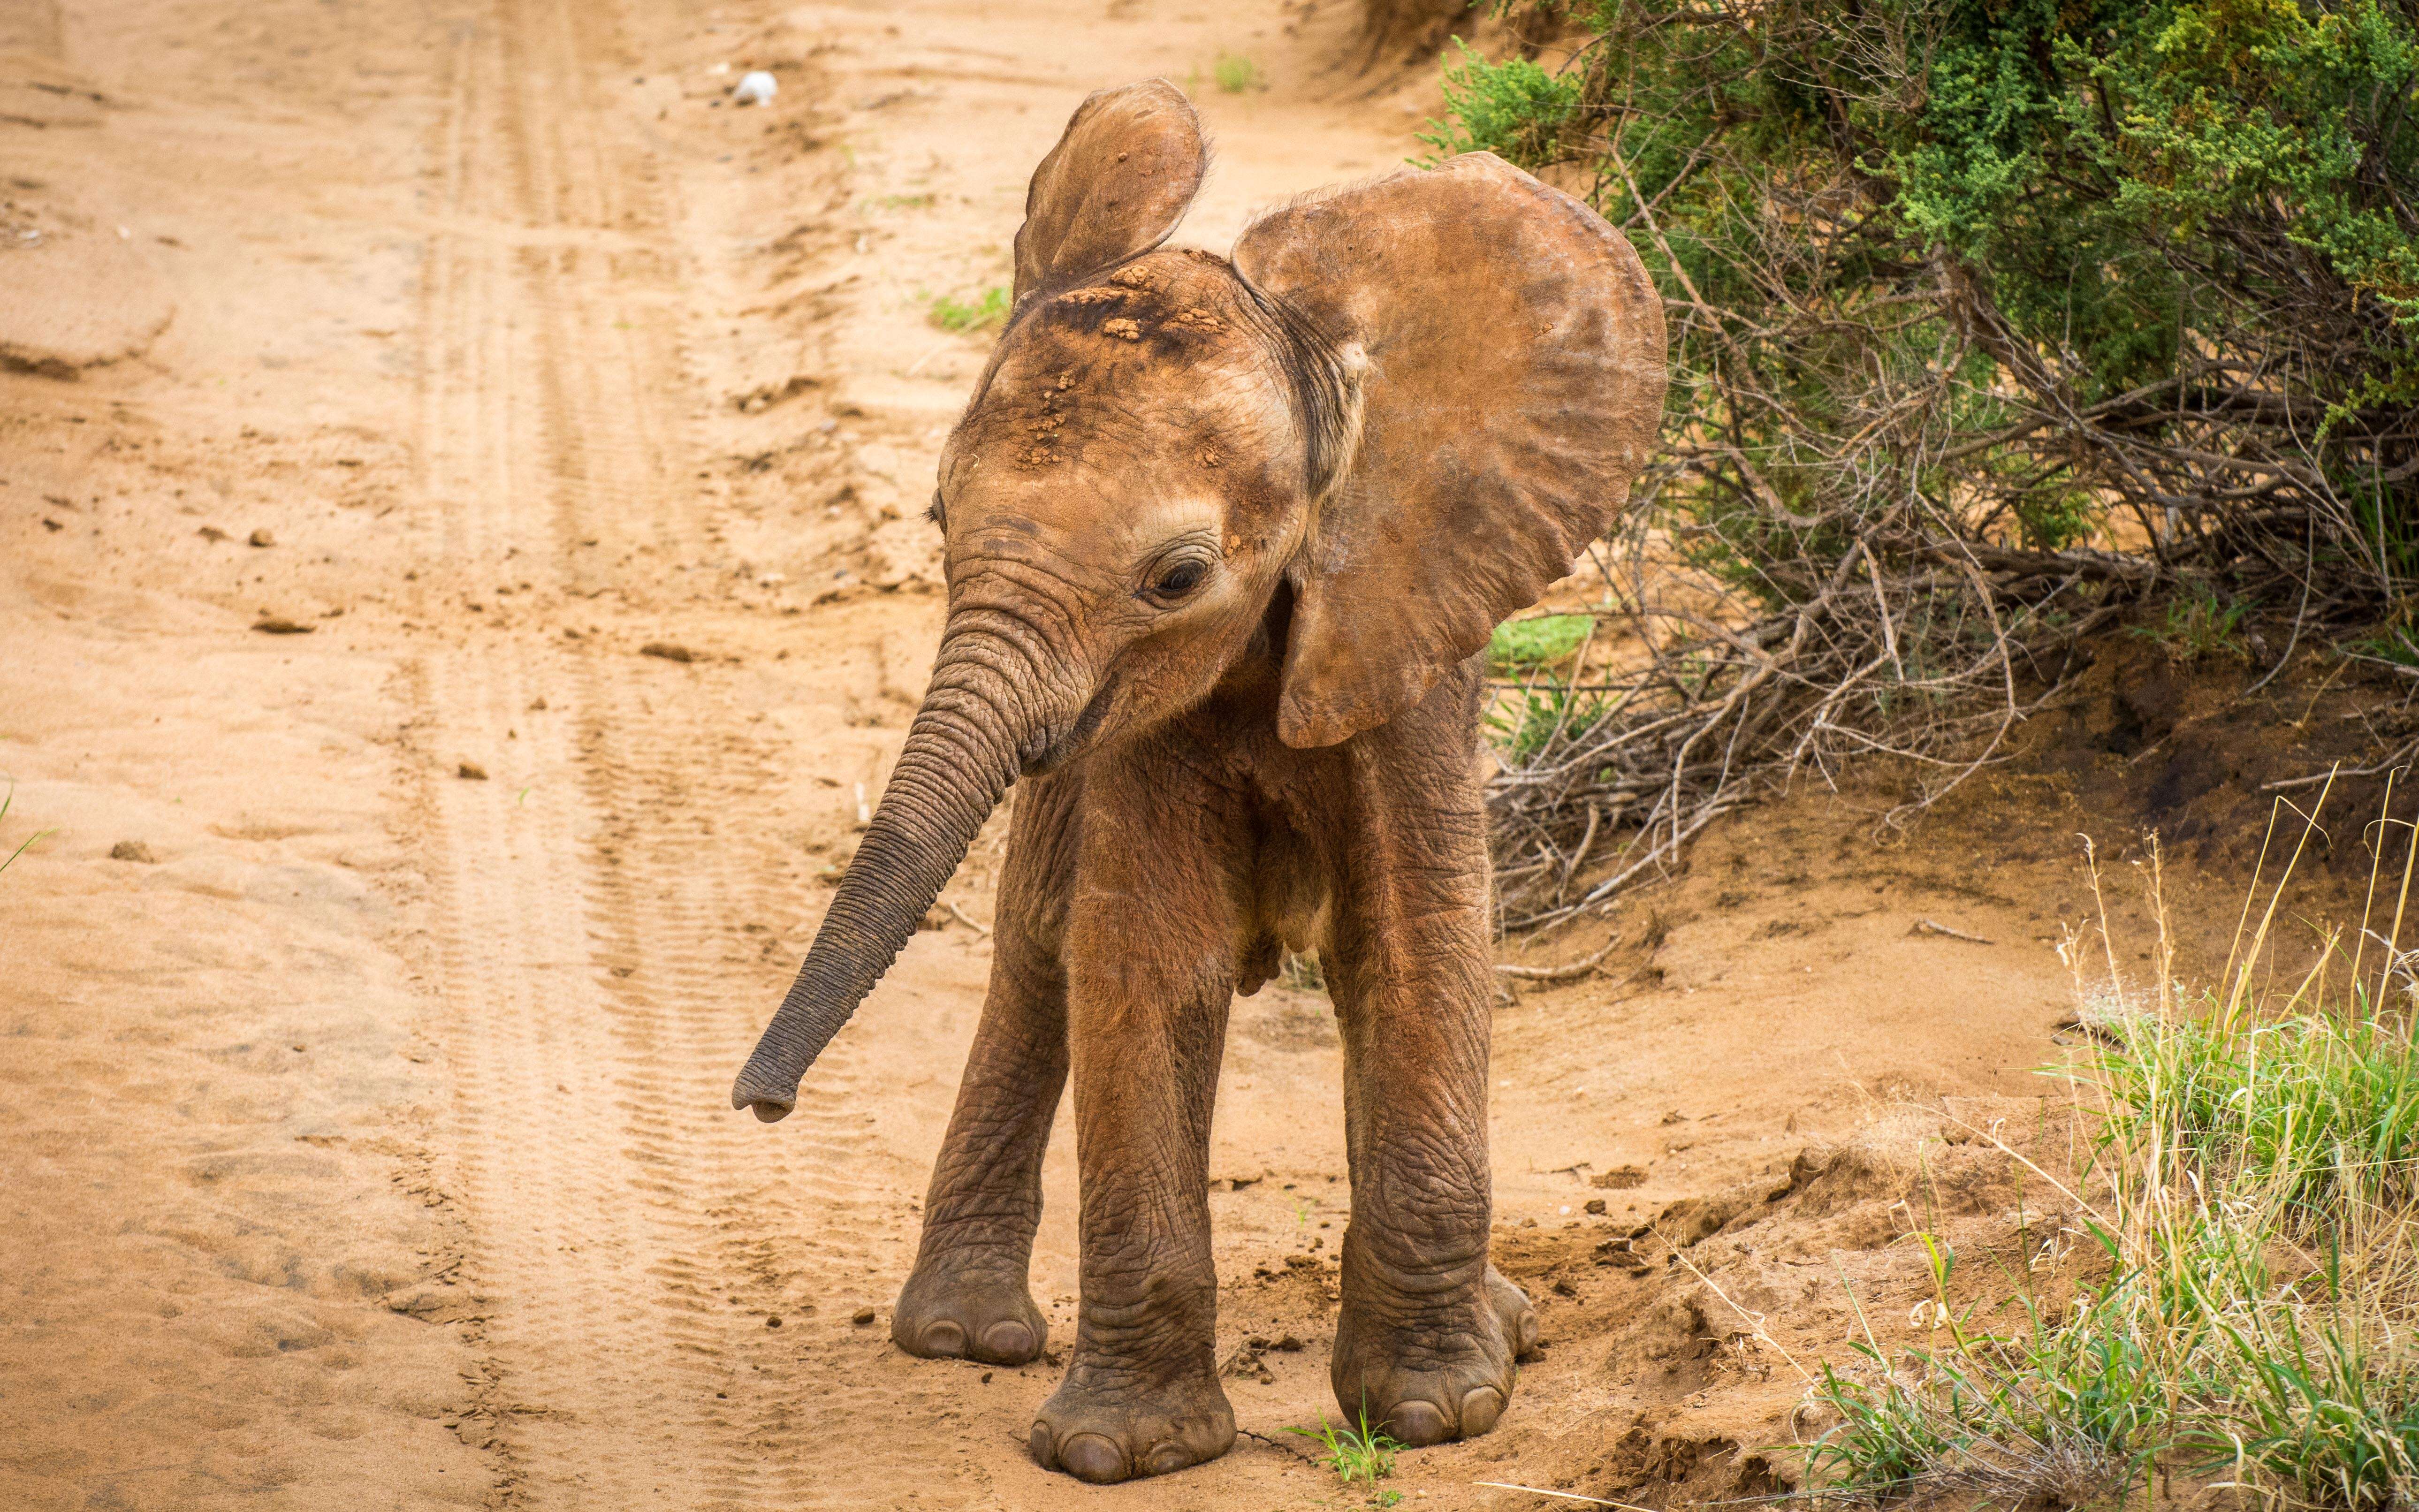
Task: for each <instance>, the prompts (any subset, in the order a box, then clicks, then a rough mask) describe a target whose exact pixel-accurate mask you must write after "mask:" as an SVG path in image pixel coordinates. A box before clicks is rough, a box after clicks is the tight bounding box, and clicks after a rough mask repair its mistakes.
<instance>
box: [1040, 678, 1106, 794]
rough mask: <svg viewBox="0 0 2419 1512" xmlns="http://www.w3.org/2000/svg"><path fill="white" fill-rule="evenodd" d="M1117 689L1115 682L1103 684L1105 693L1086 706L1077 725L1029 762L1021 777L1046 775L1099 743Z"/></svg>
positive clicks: (1076, 717) (1073, 724) (1099, 693)
mask: <svg viewBox="0 0 2419 1512" xmlns="http://www.w3.org/2000/svg"><path fill="white" fill-rule="evenodd" d="M1116 702H1117V682H1116V680H1115V679H1111V680H1110V681H1108V682H1106V683H1103V684H1102V686H1101V690H1100V691H1099V692H1097V693H1095V694H1093V695H1092V701H1091V702H1089V703H1086V704H1085V705H1084V710H1083V712H1082V713H1081V714H1078V715H1076V716H1075V722H1074V723H1072V724H1071V725H1069V726H1068V727H1067V730H1066V733H1063V734H1061V735H1059V737H1058V738H1057V739H1055V740H1054V741H1052V742H1051V743H1050V744H1049V745H1048V746H1046V747H1044V748H1042V749H1041V751H1040V753H1039V754H1037V755H1033V756H1028V757H1026V758H1025V762H1024V763H1023V764H1022V766H1021V767H1020V769H1019V770H1020V774H1021V775H1023V776H1025V777H1042V776H1046V775H1047V774H1049V773H1051V772H1055V771H1056V770H1057V769H1058V768H1060V767H1062V766H1064V765H1066V764H1068V763H1069V762H1071V761H1073V760H1074V759H1075V758H1076V757H1078V756H1081V755H1082V754H1084V752H1085V751H1086V750H1087V749H1089V748H1091V747H1092V746H1093V745H1094V744H1095V743H1097V742H1098V741H1099V740H1100V738H1101V735H1102V732H1103V731H1104V730H1106V729H1107V727H1108V724H1109V715H1110V713H1111V711H1112V709H1113V707H1114V705H1115V704H1116Z"/></svg>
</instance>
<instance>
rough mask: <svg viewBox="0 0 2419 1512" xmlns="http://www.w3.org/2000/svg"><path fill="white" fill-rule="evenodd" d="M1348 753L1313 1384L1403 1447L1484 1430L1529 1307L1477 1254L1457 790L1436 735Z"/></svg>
mask: <svg viewBox="0 0 2419 1512" xmlns="http://www.w3.org/2000/svg"><path fill="white" fill-rule="evenodd" d="M1372 744H1373V745H1377V744H1378V743H1376V742H1372ZM1390 755H1391V756H1393V757H1394V759H1395V760H1396V761H1399V762H1400V763H1401V766H1400V767H1397V766H1396V765H1395V764H1393V763H1391V762H1389V761H1388V760H1387V759H1386V758H1388V757H1389V756H1390ZM1364 762H1365V763H1366V764H1367V769H1365V770H1364V771H1363V772H1361V773H1359V774H1356V775H1358V776H1359V777H1361V778H1362V779H1363V780H1361V781H1359V782H1357V783H1356V784H1355V793H1354V807H1356V808H1358V809H1360V810H1361V812H1360V813H1359V814H1358V815H1357V816H1356V820H1357V822H1356V825H1355V831H1354V832H1355V834H1356V836H1357V837H1358V842H1357V843H1356V844H1355V845H1354V847H1353V848H1352V849H1351V851H1350V852H1349V853H1348V856H1347V861H1346V865H1345V867H1344V872H1345V874H1344V875H1343V876H1342V877H1341V878H1339V887H1338V898H1337V906H1336V909H1335V914H1334V918H1333V926H1332V929H1333V940H1332V941H1331V950H1330V955H1331V960H1330V963H1329V970H1328V986H1329V989H1330V991H1331V993H1332V994H1333V997H1334V1000H1335V1007H1336V1017H1337V1021H1338V1025H1339V1027H1340V1028H1341V1030H1342V1035H1343V1040H1344V1055H1345V1134H1346V1145H1347V1149H1348V1154H1349V1158H1350V1161H1351V1174H1352V1219H1351V1223H1350V1226H1349V1227H1348V1228H1347V1229H1346V1231H1345V1236H1344V1244H1343V1268H1344V1273H1343V1293H1344V1298H1343V1306H1342V1309H1341V1313H1340V1315H1339V1317H1338V1319H1337V1323H1336V1335H1335V1350H1334V1355H1333V1364H1332V1366H1331V1380H1332V1382H1333V1386H1334V1388H1335V1400H1336V1404H1337V1406H1338V1407H1340V1408H1341V1409H1342V1410H1343V1412H1344V1413H1345V1416H1346V1417H1347V1419H1348V1420H1351V1421H1358V1420H1359V1419H1360V1418H1361V1417H1362V1416H1363V1415H1364V1414H1365V1415H1366V1417H1367V1420H1368V1421H1369V1422H1370V1423H1371V1424H1372V1425H1378V1424H1383V1425H1385V1427H1387V1429H1388V1431H1390V1432H1391V1433H1392V1434H1393V1435H1394V1438H1396V1439H1398V1440H1400V1441H1401V1442H1402V1443H1407V1444H1412V1445H1419V1444H1429V1443H1440V1442H1441V1441H1443V1440H1446V1439H1456V1438H1470V1437H1475V1436H1476V1435H1478V1434H1481V1433H1485V1432H1487V1430H1488V1429H1490V1428H1492V1427H1494V1426H1495V1423H1496V1420H1497V1418H1499V1417H1500V1416H1501V1415H1502V1412H1503V1410H1504V1408H1505V1407H1506V1406H1507V1405H1509V1403H1510V1401H1511V1398H1512V1387H1513V1382H1514V1381H1515V1380H1516V1379H1517V1377H1518V1373H1519V1372H1518V1366H1517V1365H1516V1364H1515V1361H1516V1360H1517V1359H1518V1356H1520V1355H1522V1354H1525V1353H1528V1352H1530V1351H1531V1350H1533V1349H1534V1348H1535V1346H1536V1342H1537V1317H1536V1313H1535V1312H1534V1310H1533V1309H1532V1308H1531V1307H1530V1305H1529V1300H1528V1298H1527V1297H1526V1296H1525V1295H1523V1294H1522V1293H1521V1291H1520V1289H1519V1288H1518V1287H1515V1286H1514V1285H1512V1283H1511V1282H1509V1281H1507V1280H1505V1279H1504V1278H1503V1277H1502V1275H1501V1274H1499V1273H1497V1272H1496V1271H1495V1269H1494V1268H1493V1267H1492V1266H1491V1265H1489V1264H1488V1263H1487V1238H1488V1229H1489V1227H1490V1221H1491V1217H1492V1194H1491V1190H1490V1182H1489V1176H1488V1168H1487V1039H1488V1032H1487V1031H1488V1008H1489V1004H1488V993H1489V978H1490V977H1491V975H1492V970H1493V968H1492V964H1491V959H1492V958H1491V954H1490V952H1489V949H1488V935H1487V917H1486V898H1487V856H1486V851H1485V843H1486V841H1485V833H1486V831H1485V813H1484V810H1483V808H1482V807H1481V804H1480V796H1479V794H1478V792H1477V790H1476V784H1475V782H1474V781H1473V780H1471V779H1469V777H1468V776H1467V773H1468V769H1469V764H1468V763H1467V762H1466V761H1465V760H1461V759H1460V753H1459V752H1458V751H1456V750H1455V749H1453V748H1450V747H1446V748H1442V749H1441V752H1439V751H1423V750H1412V751H1409V752H1404V751H1400V750H1397V751H1394V752H1388V751H1387V750H1386V749H1385V748H1383V747H1382V746H1379V748H1378V749H1377V750H1376V751H1374V752H1371V753H1367V754H1364Z"/></svg>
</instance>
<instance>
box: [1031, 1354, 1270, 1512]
mask: <svg viewBox="0 0 2419 1512" xmlns="http://www.w3.org/2000/svg"><path fill="white" fill-rule="evenodd" d="M1112 1382H1114V1384H1111V1383H1112ZM1234 1446H1235V1410H1234V1409H1233V1408H1232V1407H1230V1406H1228V1405H1227V1402H1226V1393H1225V1388H1224V1387H1222V1386H1220V1385H1219V1384H1218V1378H1217V1376H1216V1375H1215V1374H1213V1373H1212V1372H1211V1371H1210V1369H1209V1367H1208V1365H1207V1362H1206V1361H1205V1362H1204V1365H1203V1366H1202V1368H1201V1371H1200V1373H1199V1374H1198V1375H1186V1376H1183V1377H1180V1378H1179V1379H1178V1380H1176V1381H1170V1382H1166V1383H1163V1384H1160V1385H1150V1386H1146V1385H1139V1384H1136V1383H1134V1381H1133V1377H1132V1373H1131V1372H1129V1371H1125V1370H1121V1369H1119V1368H1117V1366H1116V1365H1112V1364H1108V1363H1099V1364H1087V1363H1086V1361H1084V1360H1083V1359H1082V1358H1080V1357H1078V1358H1077V1360H1076V1361H1075V1364H1074V1365H1073V1366H1072V1367H1071V1369H1070V1370H1069V1371H1068V1372H1067V1379H1066V1380H1065V1381H1062V1382H1060V1383H1059V1387H1058V1390H1057V1391H1056V1393H1055V1394H1054V1395H1053V1396H1051V1398H1050V1399H1049V1400H1048V1401H1047V1402H1044V1403H1043V1404H1042V1406H1041V1415H1040V1417H1039V1418H1038V1419H1036V1420H1035V1422H1034V1425H1033V1437H1032V1440H1031V1447H1032V1450H1033V1458H1034V1460H1035V1462H1036V1463H1038V1464H1040V1466H1041V1468H1043V1469H1044V1470H1063V1471H1065V1472H1066V1473H1068V1474H1070V1475H1072V1476H1074V1477H1075V1478H1076V1479H1077V1480H1085V1481H1090V1482H1092V1483H1093V1484H1094V1485H1096V1486H1097V1485H1107V1484H1108V1483H1109V1482H1111V1481H1120V1480H1132V1479H1133V1478H1135V1477H1137V1476H1141V1475H1164V1474H1167V1473H1169V1472H1171V1471H1178V1470H1182V1469H1183V1468H1185V1467H1186V1466H1187V1465H1198V1464H1201V1463H1203V1462H1205V1461H1207V1460H1211V1459H1215V1458H1218V1457H1219V1456H1220V1455H1223V1454H1225V1452H1226V1451H1227V1450H1229V1449H1231V1448H1233V1447H1234Z"/></svg>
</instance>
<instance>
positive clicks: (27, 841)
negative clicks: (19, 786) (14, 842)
mask: <svg viewBox="0 0 2419 1512" xmlns="http://www.w3.org/2000/svg"><path fill="white" fill-rule="evenodd" d="M16 800H17V790H16V788H15V787H14V786H13V785H12V786H11V787H10V788H9V789H8V792H7V793H5V794H0V819H6V818H8V805H10V804H11V803H14V802H15V801H16ZM50 833H51V831H49V830H47V829H38V830H36V831H34V832H33V833H32V834H30V835H28V836H26V837H25V838H24V840H23V841H20V842H19V844H18V846H17V848H16V849H15V850H13V851H10V852H9V853H8V859H7V860H5V861H0V872H6V871H8V869H9V868H10V867H12V866H14V865H16V864H17V857H19V856H23V855H24V854H25V851H26V849H27V848H28V847H30V846H31V845H32V844H33V843H34V841H38V840H40V839H41V838H42V837H43V836H45V835H47V834H50Z"/></svg>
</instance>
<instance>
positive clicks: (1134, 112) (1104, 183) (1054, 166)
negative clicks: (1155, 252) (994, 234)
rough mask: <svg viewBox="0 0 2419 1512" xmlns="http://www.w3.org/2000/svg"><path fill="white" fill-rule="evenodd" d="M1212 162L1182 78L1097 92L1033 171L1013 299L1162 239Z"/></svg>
mask: <svg viewBox="0 0 2419 1512" xmlns="http://www.w3.org/2000/svg"><path fill="white" fill-rule="evenodd" d="M1209 167H1210V147H1209V144H1208V143H1207V142H1206V141H1204V140H1203V139H1202V135H1201V117H1199V116H1195V115H1194V113H1193V102H1192V101H1191V100H1187V99H1185V98H1184V92H1183V91H1182V90H1180V89H1179V88H1177V87H1176V85H1172V84H1169V83H1168V82H1167V81H1166V80H1164V79H1153V80H1150V81H1149V82H1148V83H1145V84H1130V85H1125V86H1124V87H1123V88H1121V89H1102V90H1100V91H1099V92H1097V93H1095V94H1093V95H1091V96H1090V97H1089V98H1087V99H1086V100H1085V101H1084V102H1083V103H1082V104H1081V105H1078V106H1077V107H1076V108H1075V114H1074V116H1072V117H1071V119H1070V120H1069V121H1068V122H1067V131H1066V133H1065V134H1064V135H1062V136H1060V137H1059V138H1058V145H1057V146H1056V147H1052V148H1051V149H1050V155H1049V156H1048V157H1046V158H1044V159H1042V160H1041V166H1040V167H1039V168H1036V169H1034V170H1033V185H1032V187H1031V188H1030V189H1028V190H1026V191H1025V224H1024V225H1022V226H1020V227H1018V228H1017V232H1016V298H1017V299H1018V300H1019V301H1022V300H1023V299H1024V298H1025V296H1026V295H1027V294H1030V293H1032V292H1033V291H1035V290H1036V289H1040V288H1047V287H1050V286H1053V285H1064V284H1069V283H1072V282H1074V281H1075V280H1077V279H1081V278H1084V277H1086V276H1087V275H1089V274H1092V273H1097V272H1099V271H1101V270H1102V269H1104V268H1108V267H1111V266H1113V265H1115V264H1117V263H1121V262H1124V261H1125V260H1126V259H1128V258H1129V257H1135V256H1139V255H1142V254H1143V253H1146V252H1148V251H1150V250H1151V249H1152V248H1153V247H1156V246H1158V245H1159V244H1160V243H1161V242H1163V241H1164V240H1166V239H1167V236H1168V233H1169V232H1171V231H1174V230H1175V229H1176V223H1177V222H1179V221H1180V220H1182V219H1184V211H1185V209H1186V208H1188V207H1189V206H1191V205H1192V203H1193V196H1194V193H1197V192H1198V191H1199V190H1200V188H1201V176H1202V175H1203V174H1204V173H1206V172H1207V171H1208V170H1209Z"/></svg>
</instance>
